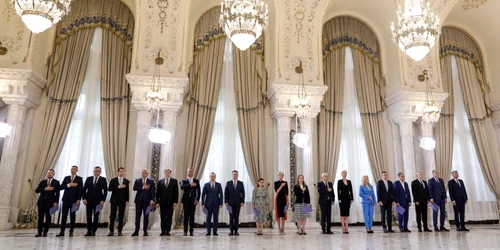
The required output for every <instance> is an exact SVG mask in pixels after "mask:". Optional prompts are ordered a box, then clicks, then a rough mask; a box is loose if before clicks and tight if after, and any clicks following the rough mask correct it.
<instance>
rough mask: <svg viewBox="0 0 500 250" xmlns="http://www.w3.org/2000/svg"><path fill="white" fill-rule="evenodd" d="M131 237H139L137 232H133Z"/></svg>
mask: <svg viewBox="0 0 500 250" xmlns="http://www.w3.org/2000/svg"><path fill="white" fill-rule="evenodd" d="M131 236H139V232H134V233H133V234H132V235H131Z"/></svg>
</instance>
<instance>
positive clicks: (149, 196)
mask: <svg viewBox="0 0 500 250" xmlns="http://www.w3.org/2000/svg"><path fill="white" fill-rule="evenodd" d="M141 175H142V178H139V179H137V180H135V183H134V191H136V192H137V193H136V194H135V201H134V202H135V231H134V233H133V234H132V236H138V235H139V229H140V227H141V213H144V221H143V228H142V230H143V231H144V236H148V222H149V212H150V211H151V208H152V206H153V204H154V199H155V182H154V181H153V180H152V179H149V178H148V175H149V172H148V170H147V169H143V170H142V173H141Z"/></svg>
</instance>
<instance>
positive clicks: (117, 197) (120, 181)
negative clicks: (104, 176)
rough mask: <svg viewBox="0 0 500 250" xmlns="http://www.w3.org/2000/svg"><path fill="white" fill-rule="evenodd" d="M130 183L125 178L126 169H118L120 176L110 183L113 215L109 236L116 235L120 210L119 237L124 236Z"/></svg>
mask: <svg viewBox="0 0 500 250" xmlns="http://www.w3.org/2000/svg"><path fill="white" fill-rule="evenodd" d="M129 185H130V181H129V180H128V179H127V178H125V168H122V167H120V168H118V176H117V177H115V178H113V179H111V180H110V181H109V189H108V190H109V191H111V199H110V200H109V203H110V204H111V214H110V215H109V233H108V236H113V235H114V234H115V219H116V212H117V210H118V236H123V234H122V229H123V218H124V216H125V207H126V206H128V201H129Z"/></svg>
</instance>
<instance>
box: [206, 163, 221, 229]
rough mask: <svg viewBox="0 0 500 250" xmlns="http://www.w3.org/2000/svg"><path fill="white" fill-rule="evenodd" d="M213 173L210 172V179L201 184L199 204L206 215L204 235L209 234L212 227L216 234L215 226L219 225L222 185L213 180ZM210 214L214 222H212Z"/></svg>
mask: <svg viewBox="0 0 500 250" xmlns="http://www.w3.org/2000/svg"><path fill="white" fill-rule="evenodd" d="M215 177H216V176H215V173H214V172H212V173H210V181H209V182H207V183H205V186H203V192H202V195H201V205H202V208H203V212H204V213H205V214H206V215H207V222H206V226H207V233H206V234H205V236H210V230H211V228H213V231H214V236H218V235H219V234H217V227H218V225H219V208H222V200H223V195H222V185H221V184H220V183H218V182H215ZM212 216H213V217H214V222H213V223H212Z"/></svg>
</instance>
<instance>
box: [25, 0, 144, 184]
mask: <svg viewBox="0 0 500 250" xmlns="http://www.w3.org/2000/svg"><path fill="white" fill-rule="evenodd" d="M125 10H128V9H127V7H126V6H125V5H123V4H122V3H121V2H120V0H108V1H101V0H79V1H75V2H73V3H72V4H71V12H70V13H69V14H68V15H67V16H64V18H63V19H62V20H61V21H60V22H59V24H58V27H57V31H56V32H57V34H56V40H55V46H54V52H53V55H54V57H53V58H52V63H51V65H50V68H49V72H50V74H49V79H48V83H47V89H48V99H49V102H48V104H47V109H46V111H45V117H44V123H43V128H42V142H41V146H40V149H39V153H38V161H37V162H38V163H37V165H36V167H35V169H34V172H33V183H38V182H39V181H40V180H42V179H43V178H44V177H45V174H46V172H47V170H48V169H50V168H52V167H53V166H54V165H55V163H56V161H57V159H58V158H59V155H60V153H61V150H62V147H63V145H64V142H65V140H66V134H67V131H68V129H69V125H70V122H71V118H72V116H73V113H74V111H75V107H76V104H77V101H78V97H79V95H80V91H81V86H82V81H83V78H84V76H85V71H86V69H87V62H88V58H89V55H90V45H91V43H92V39H93V35H94V31H95V28H96V27H101V28H102V29H103V30H105V32H104V33H108V34H113V35H114V36H116V37H118V38H119V40H121V41H122V43H124V44H127V46H130V45H131V44H132V32H133V23H134V21H133V18H132V15H131V14H128V15H127V14H123V13H125ZM129 13H130V11H129ZM106 31H107V32H106ZM108 38H109V36H108ZM104 47H106V46H104ZM113 49H114V48H113ZM109 53H111V52H109ZM109 53H108V55H106V54H105V55H104V56H105V57H106V56H108V57H112V55H109ZM122 55H124V54H123V53H122ZM110 62H111V61H110ZM128 63H129V62H128ZM114 67H116V68H114V69H115V70H116V69H117V68H120V67H118V66H117V65H114ZM106 77H107V78H108V79H109V81H111V82H114V81H116V82H122V81H121V80H120V79H113V78H114V76H111V75H107V76H106ZM103 93H104V91H103ZM113 133H115V132H113ZM116 133H119V134H121V131H120V132H116Z"/></svg>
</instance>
